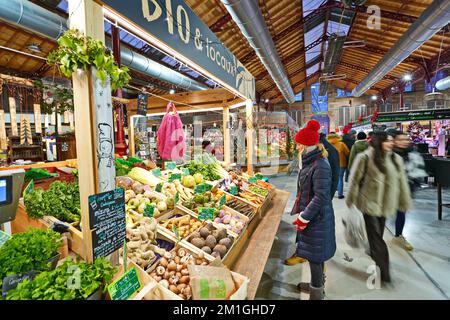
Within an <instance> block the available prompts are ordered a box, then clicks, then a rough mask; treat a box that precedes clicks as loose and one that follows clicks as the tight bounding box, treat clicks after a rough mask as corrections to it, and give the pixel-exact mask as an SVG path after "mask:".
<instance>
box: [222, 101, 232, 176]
mask: <svg viewBox="0 0 450 320" xmlns="http://www.w3.org/2000/svg"><path fill="white" fill-rule="evenodd" d="M229 123H230V107H229V106H225V107H223V160H224V163H225V166H226V167H228V166H229V165H230V163H231V137H230V128H229Z"/></svg>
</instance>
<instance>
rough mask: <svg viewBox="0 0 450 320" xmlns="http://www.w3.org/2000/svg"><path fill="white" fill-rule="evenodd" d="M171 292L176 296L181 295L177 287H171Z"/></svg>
mask: <svg viewBox="0 0 450 320" xmlns="http://www.w3.org/2000/svg"><path fill="white" fill-rule="evenodd" d="M169 290H170V291H172V292H173V293H175V294H179V293H180V290H178V288H177V287H176V286H174V285H173V284H171V285H169Z"/></svg>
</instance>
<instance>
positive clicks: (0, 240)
mask: <svg viewBox="0 0 450 320" xmlns="http://www.w3.org/2000/svg"><path fill="white" fill-rule="evenodd" d="M9 238H11V236H10V235H9V234H7V233H6V232H3V231H2V230H0V248H1V247H2V246H3V244H4V243H5V242H6V241H8V240H9Z"/></svg>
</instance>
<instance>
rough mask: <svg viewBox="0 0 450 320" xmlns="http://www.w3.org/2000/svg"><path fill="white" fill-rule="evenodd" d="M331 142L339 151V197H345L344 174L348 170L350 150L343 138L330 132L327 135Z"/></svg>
mask: <svg viewBox="0 0 450 320" xmlns="http://www.w3.org/2000/svg"><path fill="white" fill-rule="evenodd" d="M327 140H328V142H329V143H331V144H332V145H333V147H335V148H336V150H337V151H338V153H339V179H338V185H337V187H338V189H337V191H338V198H339V199H344V176H345V170H347V157H348V155H349V154H350V150H349V148H348V147H347V145H346V144H345V143H344V142H342V141H341V138H340V137H339V136H338V135H337V134H335V133H330V134H329V135H328V137H327Z"/></svg>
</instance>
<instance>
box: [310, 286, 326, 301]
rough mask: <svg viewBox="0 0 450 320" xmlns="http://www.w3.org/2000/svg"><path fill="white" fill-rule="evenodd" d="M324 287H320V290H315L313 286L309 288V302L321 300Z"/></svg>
mask: <svg viewBox="0 0 450 320" xmlns="http://www.w3.org/2000/svg"><path fill="white" fill-rule="evenodd" d="M324 289H325V286H322V287H320V288H315V287H313V286H311V285H310V286H309V291H310V293H309V300H323V298H324V297H325V291H324Z"/></svg>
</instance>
